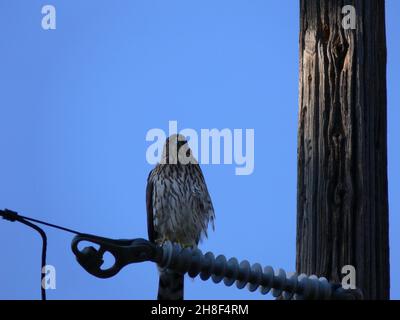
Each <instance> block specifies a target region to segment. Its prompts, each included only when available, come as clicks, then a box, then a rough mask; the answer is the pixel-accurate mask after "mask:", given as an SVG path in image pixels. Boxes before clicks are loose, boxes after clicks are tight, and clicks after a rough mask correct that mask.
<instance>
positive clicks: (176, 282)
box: [157, 269, 184, 300]
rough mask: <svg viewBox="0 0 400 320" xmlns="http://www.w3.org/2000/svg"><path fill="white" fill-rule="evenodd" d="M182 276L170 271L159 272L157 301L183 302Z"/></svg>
mask: <svg viewBox="0 0 400 320" xmlns="http://www.w3.org/2000/svg"><path fill="white" fill-rule="evenodd" d="M183 281H184V275H183V274H181V273H177V272H175V271H172V270H170V269H165V270H160V281H159V283H158V295H157V300H183Z"/></svg>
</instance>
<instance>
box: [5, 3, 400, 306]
mask: <svg viewBox="0 0 400 320" xmlns="http://www.w3.org/2000/svg"><path fill="white" fill-rule="evenodd" d="M49 3H50V4H53V5H55V6H56V9H57V30H54V31H44V30H42V28H41V18H42V14H41V7H42V6H43V5H44V4H49ZM386 4H387V40H388V98H389V100H388V102H389V103H388V113H389V119H388V121H389V130H388V139H389V187H390V219H391V225H390V232H391V233H390V245H391V270H392V273H391V286H392V298H397V299H399V298H400V283H399V282H400V275H399V270H400V254H399V252H400V233H399V232H398V230H399V227H400V218H399V215H398V213H399V210H400V197H399V195H398V190H399V189H400V170H399V164H400V129H399V121H400V111H399V105H400V90H399V83H400V72H399V70H400V44H399V38H400V32H399V31H400V30H399V27H400V22H399V14H400V2H399V1H398V0H388V1H386ZM298 17H299V8H298V1H293V0H286V1H265V0H255V1H244V0H240V1H238V0H234V1H232V0H229V1H228V0H224V1H222V0H221V1H210V0H207V1H186V0H181V1H176V0H168V1H161V0H157V1H155V0H154V1H147V0H146V1H145V0H140V1H128V0H125V1H122V0H121V1H111V0H109V1H100V0H96V1H77V0H74V1H66V0H64V1H56V0H51V1H33V0H30V1H21V0H18V1H17V0H2V1H1V2H0V30H1V42H0V61H1V72H0V90H1V91H0V121H1V125H0V150H1V156H0V182H1V183H0V207H1V208H4V207H7V208H10V209H14V210H17V211H19V212H20V213H21V214H24V215H28V216H32V217H36V218H38V219H43V220H47V221H50V222H53V223H57V224H61V225H64V226H68V227H71V228H75V229H78V230H81V231H83V232H89V233H94V234H98V235H103V236H106V237H111V238H135V237H147V231H146V214H145V199H144V193H145V183H146V178H147V174H148V172H149V170H150V169H151V166H150V165H149V164H147V162H146V159H145V152H146V148H147V146H148V145H149V143H148V142H146V141H145V136H146V133H147V131H148V130H149V129H151V128H162V129H164V130H167V126H168V121H169V120H177V121H178V126H179V128H180V129H183V128H187V127H189V128H194V129H196V130H199V129H201V128H219V129H222V128H231V129H234V128H254V129H255V171H254V173H253V174H252V175H250V176H236V175H235V174H234V166H233V165H214V166H213V165H208V166H203V171H204V174H205V177H206V180H207V182H208V186H209V190H210V193H211V196H212V199H213V202H214V206H215V211H216V215H217V220H216V232H214V233H213V232H211V233H210V237H209V239H208V240H206V241H205V242H204V243H203V244H202V245H201V248H202V249H203V250H204V251H207V250H212V251H213V252H215V253H217V254H218V253H224V254H225V255H226V256H228V257H231V256H235V257H237V258H239V259H244V258H246V259H248V260H250V261H251V262H260V263H261V264H264V265H266V264H270V265H272V266H274V267H282V268H284V269H286V270H288V271H293V270H294V265H295V234H296V229H295V225H296V148H297V146H296V144H297V110H298V105H297V99H298V32H299V23H298ZM396 193H397V194H396ZM47 231H48V238H49V250H48V263H49V264H52V265H54V266H55V267H56V270H57V289H56V290H53V291H49V292H48V298H49V299H72V298H77V299H153V298H154V297H155V295H156V291H157V285H158V277H157V271H156V267H155V266H154V265H153V264H151V263H143V264H137V265H132V266H129V267H127V268H125V269H123V270H122V271H121V273H120V274H118V275H117V276H116V277H114V278H111V279H107V280H100V279H97V278H95V277H93V276H91V275H89V274H88V273H86V272H85V271H84V270H83V269H82V268H81V267H80V266H79V265H78V264H77V263H76V261H75V258H74V256H73V254H72V252H71V250H70V241H71V235H69V234H65V233H62V232H59V231H54V230H50V229H47ZM40 248H41V241H40V239H39V237H38V235H37V234H36V233H34V232H33V231H31V230H30V229H27V228H26V227H24V226H22V225H19V224H11V223H9V222H6V221H0V257H1V258H0V259H1V263H0V299H37V298H40V291H39V284H38V268H39V265H40ZM186 297H187V298H188V299H202V298H210V299H218V298H222V299H264V298H265V296H262V295H260V294H259V293H258V292H255V293H249V292H248V291H247V290H238V289H236V288H235V287H231V288H228V287H225V286H224V285H223V284H218V285H215V284H213V283H212V282H203V281H201V280H200V279H195V280H194V281H192V280H190V279H187V280H186Z"/></svg>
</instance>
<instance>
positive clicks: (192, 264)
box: [72, 235, 362, 300]
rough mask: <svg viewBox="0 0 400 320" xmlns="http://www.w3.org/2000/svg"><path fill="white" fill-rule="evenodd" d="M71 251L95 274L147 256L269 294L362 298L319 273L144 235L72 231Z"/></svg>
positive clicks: (106, 275)
mask: <svg viewBox="0 0 400 320" xmlns="http://www.w3.org/2000/svg"><path fill="white" fill-rule="evenodd" d="M82 241H89V242H93V243H94V244H97V245H99V246H100V247H99V249H95V248H94V247H93V246H89V247H85V248H84V249H83V250H79V249H78V244H79V243H80V242H82ZM72 251H73V252H74V254H75V255H76V258H77V260H78V262H79V264H80V265H81V266H82V267H83V268H84V269H85V270H86V271H87V272H89V273H90V274H92V275H94V276H96V277H99V278H109V277H112V276H114V275H116V274H117V273H118V272H119V271H120V270H121V269H122V268H123V267H124V266H126V265H128V264H131V263H138V262H143V261H153V262H155V263H157V264H158V265H159V267H161V268H168V269H172V270H174V271H177V272H180V273H188V274H189V276H190V277H196V276H198V275H200V278H201V279H202V280H204V281H205V280H208V279H210V278H211V279H212V281H213V282H215V283H219V282H221V281H222V280H223V282H224V284H225V285H226V286H231V285H232V284H233V283H235V282H236V287H237V288H239V289H242V288H244V287H246V286H247V288H248V289H249V290H250V291H255V290H256V289H257V288H259V289H260V292H261V293H262V294H267V293H268V292H270V291H271V290H272V295H273V296H274V297H276V298H278V297H280V298H282V299H286V300H288V299H300V300H303V299H344V300H349V299H352V300H353V299H362V292H361V291H360V290H359V289H357V290H344V289H343V288H342V287H341V286H340V285H338V284H334V283H330V282H328V280H327V279H326V278H324V277H317V276H315V275H311V276H308V275H306V274H300V275H297V274H291V275H287V274H286V272H285V271H284V270H283V269H277V270H276V271H274V269H273V268H272V267H270V266H266V267H265V268H262V266H261V265H260V264H258V263H255V264H253V265H250V263H249V262H248V261H247V260H243V261H242V262H240V263H239V262H238V260H237V259H236V258H231V259H229V260H227V259H226V258H225V256H224V255H219V256H217V257H216V258H215V256H214V254H213V253H211V252H207V253H206V254H203V253H202V252H201V251H200V250H199V249H191V248H181V247H180V246H179V245H177V244H172V243H170V242H166V243H165V244H164V245H162V246H157V245H155V244H154V243H151V242H150V241H147V240H145V239H133V240H112V239H107V238H102V237H98V236H92V235H78V236H76V237H75V238H74V239H73V241H72ZM105 252H110V253H111V254H112V255H113V256H114V258H115V263H114V265H113V266H112V267H110V268H108V269H105V270H103V269H101V265H102V264H103V262H104V260H103V255H104V253H105Z"/></svg>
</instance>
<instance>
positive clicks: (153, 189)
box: [146, 134, 215, 300]
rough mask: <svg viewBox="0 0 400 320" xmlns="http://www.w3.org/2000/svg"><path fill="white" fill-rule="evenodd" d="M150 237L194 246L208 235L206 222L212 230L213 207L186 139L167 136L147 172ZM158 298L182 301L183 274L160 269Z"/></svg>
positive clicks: (161, 242) (184, 245)
mask: <svg viewBox="0 0 400 320" xmlns="http://www.w3.org/2000/svg"><path fill="white" fill-rule="evenodd" d="M146 207H147V208H146V209H147V230H148V236H149V240H150V241H151V242H154V243H156V244H159V245H161V244H163V243H164V242H166V241H170V242H172V243H177V244H179V245H181V246H182V247H192V248H195V247H197V245H198V243H199V241H200V240H201V239H202V237H203V236H205V237H207V227H208V223H209V221H211V223H212V227H213V229H214V219H215V214H214V208H213V204H212V202H211V198H210V195H209V193H208V190H207V185H206V182H205V180H204V176H203V173H202V171H201V169H200V166H199V164H198V162H197V160H196V159H195V158H194V157H193V155H192V150H191V149H190V148H189V146H188V143H187V141H186V138H185V137H184V136H182V135H176V134H175V135H171V136H170V137H169V138H167V139H166V142H165V145H164V148H163V153H162V156H161V160H160V162H159V163H158V164H157V165H156V167H155V168H154V169H153V170H151V171H150V174H149V176H148V178H147V188H146ZM159 271H160V279H159V285H158V295H157V299H158V300H182V299H183V288H184V285H183V284H184V275H183V274H179V273H176V272H174V271H172V270H169V269H164V270H161V269H160V270H159Z"/></svg>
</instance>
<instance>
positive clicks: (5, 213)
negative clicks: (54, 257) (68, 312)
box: [0, 209, 83, 300]
mask: <svg viewBox="0 0 400 320" xmlns="http://www.w3.org/2000/svg"><path fill="white" fill-rule="evenodd" d="M0 216H2V217H3V219H5V220H8V221H11V222H15V221H17V222H20V223H22V224H24V225H26V226H28V227H30V228H32V229H34V230H35V231H37V232H38V233H39V234H40V237H41V238H42V259H41V268H40V292H41V298H42V300H46V288H45V286H44V285H45V283H44V281H43V280H44V278H45V276H46V274H43V272H44V271H45V267H46V255H47V236H46V233H45V232H44V231H43V229H42V228H40V227H39V226H37V225H36V224H34V223H32V222H36V223H39V224H43V225H45V226H48V227H51V228H55V229H59V230H62V231H65V232H69V233H73V234H76V235H82V234H83V233H82V232H79V231H76V230H73V229H69V228H65V227H62V226H58V225H56V224H52V223H48V222H45V221H41V220H38V219H33V218H30V217H25V216H21V215H19V214H18V213H17V212H15V211H12V210H9V209H4V210H0ZM30 221H32V222H30Z"/></svg>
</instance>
